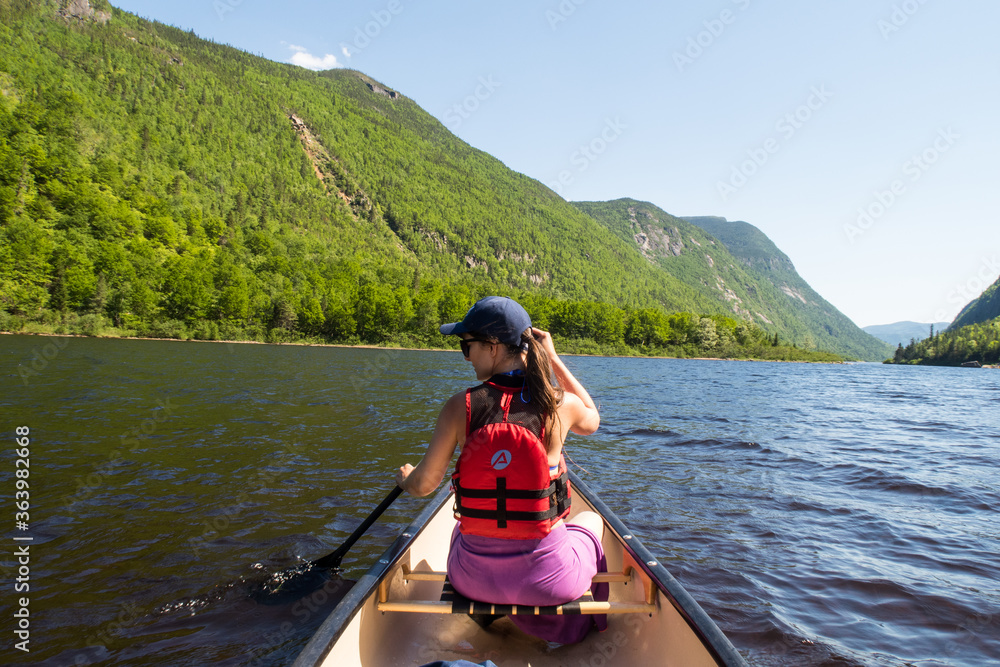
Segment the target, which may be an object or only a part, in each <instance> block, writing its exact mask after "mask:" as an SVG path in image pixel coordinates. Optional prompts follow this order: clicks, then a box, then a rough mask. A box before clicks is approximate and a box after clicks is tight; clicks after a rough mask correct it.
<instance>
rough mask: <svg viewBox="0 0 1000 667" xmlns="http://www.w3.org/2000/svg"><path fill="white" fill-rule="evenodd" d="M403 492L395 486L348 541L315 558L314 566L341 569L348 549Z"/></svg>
mask: <svg viewBox="0 0 1000 667" xmlns="http://www.w3.org/2000/svg"><path fill="white" fill-rule="evenodd" d="M402 492H403V489H401V488H400V487H398V486H394V487H393V488H392V491H390V492H389V495H387V496H386V497H385V499H384V500H383V501H382V502H381V503H379V505H378V507H376V508H375V511H373V512H372V513H371V514H369V515H368V518H367V519H365V520H364V521H362V522H361V525H360V526H358V528H357V530H355V531H354V532H353V533H351V536H350V537H348V538H347V541H346V542H344V543H343V544H342V545H340V548H339V549H337V550H336V551H334V552H333V553H332V554H327V555H326V556H323V557H322V558H319V559H317V560H314V561H313V562H312V566H313V567H322V568H328V569H331V570H338V569H340V561H342V560H343V559H344V556H346V555H347V552H348V550H349V549H350V548H351V547H353V546H354V543H355V542H357V541H358V539H359V538H360V537H361V536H362V535H364V534H365V531H366V530H368V529H369V528H371V525H372V524H373V523H375V521H376V520H377V519H378V518H379V517H380V516H382V513H383V512H385V510H386V508H387V507H389V505H391V504H392V501H394V500H395V499H396V498H398V497H399V494H401V493H402Z"/></svg>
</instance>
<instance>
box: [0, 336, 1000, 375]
mask: <svg viewBox="0 0 1000 667" xmlns="http://www.w3.org/2000/svg"><path fill="white" fill-rule="evenodd" d="M0 335H4V336H44V337H49V338H102V339H107V340H159V341H167V342H174V343H224V344H227V345H232V344H238V345H276V346H290V345H295V346H301V347H336V348H346V349H358V350H401V351H404V352H458V349H457V348H456V349H450V348H442V347H398V346H387V345H369V344H363V343H358V344H357V345H348V344H345V343H265V342H262V341H259V340H203V339H200V338H185V339H180V338H153V337H149V336H88V335H86V334H56V333H47V332H42V331H37V332H35V331H32V332H28V331H0ZM558 354H559V356H560V357H596V358H604V359H674V360H678V361H685V360H687V361H754V362H762V363H780V364H850V363H879V362H875V361H872V362H852V361H846V360H845V361H809V360H807V359H757V358H754V357H743V358H728V357H665V356H655V355H631V356H629V355H621V354H584V353H575V352H559V353H558ZM984 368H985V367H984Z"/></svg>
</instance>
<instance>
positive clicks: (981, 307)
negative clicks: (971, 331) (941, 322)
mask: <svg viewBox="0 0 1000 667" xmlns="http://www.w3.org/2000/svg"><path fill="white" fill-rule="evenodd" d="M997 317H1000V278H997V280H996V282H995V283H993V284H992V285H990V286H989V287H987V288H986V290H984V291H983V293H982V294H980V295H979V297H978V298H976V299H973V300H972V301H971V302H969V304H968V305H967V306H965V308H963V309H962V310H961V312H959V314H958V316H957V317H956V318H955V321H954V322H952V323H951V326H950V328H951V329H960V328H961V327H964V326H968V325H970V324H979V323H981V322H988V321H990V320H994V319H996V318H997Z"/></svg>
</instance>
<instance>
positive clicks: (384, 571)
mask: <svg viewBox="0 0 1000 667" xmlns="http://www.w3.org/2000/svg"><path fill="white" fill-rule="evenodd" d="M569 475H570V482H571V484H572V485H573V492H574V493H579V494H580V495H581V496H583V498H584V499H585V500H586V502H588V503H590V505H591V506H592V507H593V508H594V510H596V511H597V512H598V513H599V514H600V515H601V516H602V518H603V519H604V522H605V524H606V525H607V527H608V528H609V529H610V530H612V531H613V532H614V533H615V534H616V536H617V541H618V542H619V543H620V544H621V545H622V549H623V550H624V551H625V552H627V553H628V554H629V555H630V556H631V558H632V559H633V560H634V563H635V566H637V567H639V568H640V569H642V570H643V572H645V573H646V575H647V576H648V577H649V578H650V579H651V580H652V582H653V583H654V585H655V586H656V587H657V589H659V591H660V592H661V593H662V594H663V596H664V597H665V598H666V599H667V600H669V601H670V604H671V605H672V606H673V607H674V609H675V610H676V611H677V613H678V614H680V616H681V617H682V618H683V619H684V621H685V622H686V623H687V624H688V626H689V627H690V628H691V630H692V632H694V633H695V634H696V635H697V636H698V638H699V639H700V640H701V641H702V644H703V645H704V646H705V647H706V649H707V650H708V651H709V652H710V653H711V654H712V657H713V658H714V659H715V661H716V662H717V663H718V664H719V665H723V666H724V667H746V664H747V663H746V661H745V660H744V659H743V657H742V656H741V655H740V654H739V653H738V652H737V651H736V648H735V647H734V646H733V645H732V643H731V642H730V641H729V638H728V637H726V635H725V634H723V632H722V630H720V629H719V627H718V626H717V625H716V624H715V621H713V620H712V618H711V617H710V616H709V615H708V614H707V613H706V612H705V610H704V609H702V608H701V605H699V604H698V602H697V601H696V600H695V599H694V598H693V597H691V595H690V594H689V593H688V592H687V591H686V590H685V589H684V587H683V586H681V584H680V583H679V582H678V581H677V580H676V579H674V577H673V575H671V574H670V572H669V571H668V570H667V568H666V567H665V566H664V565H663V564H661V563H660V562H659V561H658V560H657V559H656V558H654V556H653V554H652V553H651V552H650V551H649V550H648V549H647V548H646V547H645V546H644V545H643V544H642V542H641V541H640V540H639V539H638V538H637V537H635V536H634V535H633V534H632V531H630V530H629V529H628V527H627V526H626V525H625V523H624V522H623V521H622V520H621V519H619V518H618V515H616V514H615V513H614V512H613V511H612V510H611V509H610V508H609V507H608V506H607V505H606V504H604V501H602V500H601V499H600V498H599V497H598V496H597V494H595V493H594V492H593V491H591V489H590V487H588V486H587V485H586V484H585V483H584V482H583V481H581V480H580V478H579V477H578V476H577V475H576V473H574V472H572V471H571V472H570V473H569ZM451 495H452V494H451V486H450V485H448V484H446V485H445V486H443V487H442V488H441V489H440V490H439V491H438V492H437V494H436V495H435V496H434V499H433V501H432V502H430V503H428V504H427V505H426V506H425V507H424V508H423V509H422V510H421V511H420V513H419V514H418V515H417V517H416V518H415V519H414V520H413V522H412V523H411V524H410V525H409V526H408V527H407V528H406V530H404V531H403V532H402V533H401V534H400V535H399V536H398V537H397V538H396V539H395V540H394V541H393V543H392V544H391V545H389V548H388V549H386V550H385V552H384V553H383V554H382V556H381V557H379V559H378V560H377V561H376V562H375V563H374V564H373V565H372V566H371V568H369V569H368V571H367V572H366V573H365V574H364V575H363V576H362V577H361V578H360V579H358V581H357V583H355V584H354V586H353V587H352V588H351V590H350V592H348V594H347V595H346V596H345V597H344V598H343V599H342V600H341V601H340V603H339V604H338V605H337V607H336V608H335V609H334V610H333V612H331V613H330V615H329V616H328V617H327V618H326V620H325V621H323V624H322V625H321V626H320V627H319V629H318V630H317V631H316V633H315V634H314V635H313V636H312V638H311V639H310V640H309V643H308V644H306V647H305V648H304V649H303V650H302V652H301V653H300V654H299V656H298V658H297V659H296V660H295V663H294V664H293V667H315V666H316V665H319V664H322V662H323V660H324V658H325V657H326V655H327V654H328V653H329V652H330V651H331V650H332V649H333V647H334V645H335V644H336V643H337V641H338V640H339V639H340V636H341V635H342V634H343V632H344V630H345V629H346V628H347V626H348V625H349V624H350V622H351V620H352V619H353V618H354V617H355V616H356V615H357V614H358V613H359V612H360V611H361V609H362V607H363V606H364V604H365V601H366V600H368V599H369V597H371V596H372V595H377V591H378V586H379V584H380V583H381V581H382V580H383V579H384V578H385V577H386V576H387V575H388V574H389V573H390V572H391V571H392V569H393V568H394V567H395V566H396V565H397V563H398V561H399V560H400V558H401V557H402V556H403V555H404V554H405V553H406V552H407V550H408V549H409V548H410V546H411V545H412V544H413V543H414V542H415V541H416V540H417V539H418V538H419V537H420V533H421V532H423V530H424V528H425V527H426V526H427V525H428V524H429V523H430V521H431V519H432V518H433V517H434V515H435V514H437V513H438V512H439V511H441V510H442V508H443V506H444V505H445V504H446V503H447V502H448V501H449V499H450V498H451ZM626 535H629V536H631V537H630V538H629V539H625V536H626ZM650 563H653V564H652V565H650Z"/></svg>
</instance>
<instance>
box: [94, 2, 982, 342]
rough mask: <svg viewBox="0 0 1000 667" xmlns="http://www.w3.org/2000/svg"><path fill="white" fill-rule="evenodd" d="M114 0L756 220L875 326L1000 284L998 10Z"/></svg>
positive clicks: (847, 307) (681, 202)
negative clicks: (367, 80)
mask: <svg viewBox="0 0 1000 667" xmlns="http://www.w3.org/2000/svg"><path fill="white" fill-rule="evenodd" d="M112 2H113V4H115V5H116V6H118V7H121V8H122V9H125V10H127V11H130V12H133V13H136V14H139V15H140V16H144V17H146V18H150V19H155V20H158V21H161V22H164V23H169V24H172V25H176V26H178V27H181V28H184V29H193V30H194V31H195V32H196V33H197V34H198V35H200V36H202V37H208V38H212V39H214V40H215V41H217V42H222V43H227V44H231V45H233V46H235V47H238V48H240V49H243V50H246V51H249V52H252V53H256V54H260V55H263V56H264V57H266V58H269V59H272V60H276V61H281V62H295V63H297V64H300V65H302V66H307V67H311V68H313V69H326V68H329V67H335V66H340V67H350V68H352V69H357V70H360V71H362V72H365V73H366V74H368V75H370V76H372V77H373V78H375V79H377V80H379V81H381V82H382V83H384V84H385V85H387V86H389V87H391V88H393V89H396V90H399V91H400V92H401V93H403V94H404V95H406V96H407V97H410V98H411V99H413V100H415V101H416V102H417V103H418V104H420V105H421V106H422V107H423V108H424V109H426V110H427V111H428V112H430V113H431V114H433V115H435V116H436V117H437V118H438V119H440V120H441V121H442V122H443V123H445V125H446V126H448V127H449V128H450V129H451V130H452V131H453V132H455V134H457V135H458V136H459V137H461V138H462V139H463V140H465V141H467V142H468V143H470V144H471V145H473V146H475V147H477V148H479V149H482V150H484V151H486V152H488V153H491V154H492V155H494V156H496V157H497V158H498V159H500V160H502V161H503V162H504V163H505V164H506V165H507V166H509V167H510V168H512V169H514V170H516V171H519V172H523V173H525V174H527V175H528V176H531V177H533V178H536V179H538V180H540V181H542V182H545V183H547V184H549V185H550V186H551V187H553V189H555V190H556V191H557V192H559V193H560V194H561V195H562V196H563V197H565V198H566V199H569V200H607V199H616V198H618V197H634V198H636V199H641V200H646V201H650V202H652V203H654V204H656V205H658V206H660V207H661V208H663V209H664V210H666V211H667V212H669V213H672V214H674V215H721V216H725V217H727V218H729V219H730V220H745V221H747V222H749V223H751V224H753V225H756V226H757V227H759V228H760V229H761V230H763V231H764V232H765V233H766V234H767V235H768V236H769V237H771V239H772V240H773V241H774V242H775V243H776V244H777V245H778V247H779V248H781V249H782V250H783V251H784V252H785V253H786V254H787V255H788V256H789V257H790V258H791V259H792V261H793V262H794V263H795V266H796V268H797V269H798V271H799V273H800V274H801V275H802V276H803V277H804V278H805V279H806V280H807V281H808V282H809V283H810V284H811V285H812V286H813V287H814V288H815V289H816V290H817V291H818V292H819V293H820V294H822V295H823V296H824V297H825V298H826V299H828V300H829V301H830V302H832V303H833V304H834V305H835V306H836V307H837V308H839V309H840V310H841V311H843V312H844V313H845V314H846V315H847V316H848V317H850V318H851V319H853V320H854V321H855V323H857V324H858V325H860V326H866V325H869V324H883V323H889V322H895V321H899V320H915V321H921V322H933V321H940V320H951V319H952V318H953V317H954V316H955V315H956V314H957V312H958V310H959V309H960V308H961V307H962V306H963V305H964V304H965V303H966V302H968V301H969V300H970V299H972V298H973V297H975V296H978V294H979V292H981V291H982V289H984V288H985V287H986V286H988V285H989V284H990V283H992V282H993V281H994V280H996V279H997V277H998V275H1000V224H998V223H1000V221H998V219H997V217H998V211H1000V183H998V181H1000V167H998V161H997V156H998V155H1000V127H998V123H997V120H998V109H1000V40H998V39H997V37H996V30H997V26H998V25H1000V3H997V2H995V1H991V0H966V1H961V2H945V1H944V0H840V1H838V2H832V1H829V0H827V1H825V2H817V1H815V0H814V1H803V0H798V1H794V0H771V1H769V2H764V1H762V0H713V1H706V2H680V1H676V0H673V1H669V2H661V3H653V2H637V1H635V0H625V1H622V0H619V1H618V2H610V1H609V0H561V2H560V0H548V1H545V0H541V1H534V2H528V1H525V0H508V2H504V3H495V2H477V1H474V0H466V1H464V2H437V3H431V2H415V1H413V0H361V1H355V2H341V1H329V0H328V1H325V2H318V1H317V0H289V1H287V2H282V3H277V2H264V1H263V0H197V1H194V0H176V1H174V2H170V3H164V2H151V1H147V0H112ZM581 148H589V150H585V151H584V150H581Z"/></svg>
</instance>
